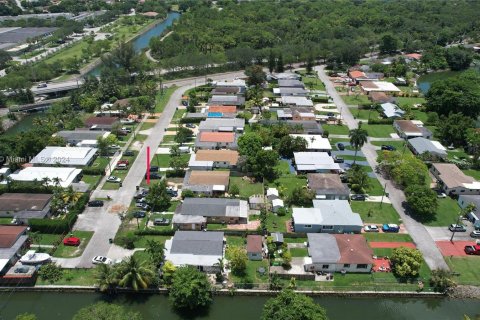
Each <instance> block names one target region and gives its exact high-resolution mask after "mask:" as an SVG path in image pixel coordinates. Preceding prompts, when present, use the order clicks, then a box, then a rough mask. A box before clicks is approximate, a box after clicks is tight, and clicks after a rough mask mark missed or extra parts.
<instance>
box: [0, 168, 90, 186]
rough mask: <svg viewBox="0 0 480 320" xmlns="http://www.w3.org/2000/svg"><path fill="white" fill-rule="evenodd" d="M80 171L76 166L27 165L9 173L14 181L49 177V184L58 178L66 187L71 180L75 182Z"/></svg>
mask: <svg viewBox="0 0 480 320" xmlns="http://www.w3.org/2000/svg"><path fill="white" fill-rule="evenodd" d="M81 172H82V170H81V169H76V168H59V167H28V168H25V169H23V170H20V171H18V172H16V173H13V174H11V175H10V178H12V180H14V181H23V182H33V181H39V182H41V181H42V180H43V179H44V178H48V179H50V182H49V183H48V184H49V185H51V186H53V185H55V181H54V179H56V178H58V179H59V180H60V186H61V187H63V188H67V187H68V186H70V185H71V184H72V183H73V182H76V180H77V177H78V175H79V174H80V173H81Z"/></svg>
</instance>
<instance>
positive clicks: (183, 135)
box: [175, 127, 193, 144]
mask: <svg viewBox="0 0 480 320" xmlns="http://www.w3.org/2000/svg"><path fill="white" fill-rule="evenodd" d="M192 136H193V131H192V130H190V129H188V128H185V127H180V128H178V131H177V134H176V136H175V142H177V143H180V144H184V143H185V142H187V141H188V140H189V139H190V138H191V137H192Z"/></svg>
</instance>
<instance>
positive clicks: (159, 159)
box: [150, 154, 190, 168]
mask: <svg viewBox="0 0 480 320" xmlns="http://www.w3.org/2000/svg"><path fill="white" fill-rule="evenodd" d="M180 157H181V158H182V159H184V160H187V161H188V160H189V159H190V154H182V155H180ZM170 158H171V157H170V155H169V154H156V155H155V156H154V157H153V159H152V162H151V163H150V165H151V166H158V167H160V168H168V167H169V166H170Z"/></svg>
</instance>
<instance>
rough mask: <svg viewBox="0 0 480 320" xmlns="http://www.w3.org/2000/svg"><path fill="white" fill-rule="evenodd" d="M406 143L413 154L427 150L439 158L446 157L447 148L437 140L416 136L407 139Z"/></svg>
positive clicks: (419, 153)
mask: <svg viewBox="0 0 480 320" xmlns="http://www.w3.org/2000/svg"><path fill="white" fill-rule="evenodd" d="M408 143H409V144H410V147H411V149H412V151H413V152H414V153H415V154H418V155H421V154H423V153H425V152H428V153H430V154H432V155H435V156H437V157H440V158H446V157H447V149H446V148H445V147H444V146H442V144H441V143H440V142H438V141H433V140H428V139H425V138H422V137H418V138H412V139H409V140H408Z"/></svg>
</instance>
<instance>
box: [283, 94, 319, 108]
mask: <svg viewBox="0 0 480 320" xmlns="http://www.w3.org/2000/svg"><path fill="white" fill-rule="evenodd" d="M280 102H281V103H282V104H283V105H284V106H290V107H313V102H312V100H310V99H308V98H306V97H296V96H282V98H281V100H280Z"/></svg>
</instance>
